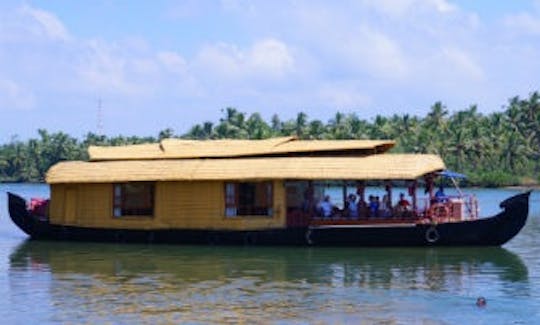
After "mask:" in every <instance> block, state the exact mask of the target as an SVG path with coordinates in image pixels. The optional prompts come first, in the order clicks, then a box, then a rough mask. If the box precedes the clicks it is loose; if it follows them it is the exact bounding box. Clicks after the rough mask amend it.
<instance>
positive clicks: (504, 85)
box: [0, 0, 540, 143]
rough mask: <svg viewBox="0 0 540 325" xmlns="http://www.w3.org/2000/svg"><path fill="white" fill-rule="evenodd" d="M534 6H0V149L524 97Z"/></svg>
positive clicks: (308, 2)
mask: <svg viewBox="0 0 540 325" xmlns="http://www.w3.org/2000/svg"><path fill="white" fill-rule="evenodd" d="M539 58H540V0H512V1H490V0H475V1H470V0H459V1H458V0H378V1H371V0H350V1H347V0H336V1H326V0H290V1H286V0H275V1H267V0H261V1H257V0H253V1H246V0H213V1H212V0H208V1H205V0H185V1H168V0H155V1H135V0H133V1H128V0H124V1H114V0H93V1H72V0H47V1H39V0H35V1H32V0H25V1H16V0H2V1H0V143H5V142H8V141H10V140H11V139H12V138H13V137H14V136H17V137H18V138H19V139H27V138H30V137H36V136H37V129H39V128H45V129H47V130H49V131H51V132H57V131H62V132H66V133H68V134H70V135H72V136H75V137H82V136H84V135H85V134H86V133H88V132H94V133H102V134H106V135H110V136H114V135H126V136H128V135H138V136H147V135H154V136H156V135H157V134H158V132H159V131H160V130H163V129H165V128H171V129H173V130H174V131H175V132H176V133H177V134H183V133H185V132H187V131H188V130H189V128H190V127H191V126H193V125H195V124H196V123H202V122H205V121H212V122H218V121H219V119H220V118H221V117H222V116H223V109H225V108H227V107H235V108H236V109H238V110H239V111H241V112H246V113H248V114H251V113H253V112H259V113H260V114H261V115H262V116H263V118H265V119H266V120H267V121H269V120H270V118H271V116H272V115H273V114H278V115H279V116H280V117H281V118H282V119H283V120H287V119H290V118H294V117H295V116H296V115H297V113H298V112H305V113H307V115H308V117H309V118H310V119H320V120H322V121H324V122H326V121H328V120H329V119H331V118H332V117H333V116H334V115H335V113H336V112H338V111H339V112H343V113H355V114H357V115H358V116H359V117H360V118H363V119H368V120H370V119H373V118H374V117H375V116H376V115H377V114H380V115H385V116H390V115H392V114H411V115H418V116H423V115H425V114H426V113H427V112H428V111H429V109H430V107H431V105H433V104H434V103H435V102H437V101H441V102H443V104H444V105H446V107H447V108H448V110H449V111H450V112H453V111H458V110H462V109H466V108H468V107H470V106H471V105H478V110H479V111H480V112H481V113H484V114H488V113H491V112H494V111H502V110H503V109H504V107H505V105H506V104H507V103H508V99H509V98H511V97H514V96H520V97H522V98H526V97H527V96H529V94H530V93H531V92H533V91H537V90H540V85H539V84H540V59H539Z"/></svg>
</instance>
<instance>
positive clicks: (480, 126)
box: [0, 92, 540, 186]
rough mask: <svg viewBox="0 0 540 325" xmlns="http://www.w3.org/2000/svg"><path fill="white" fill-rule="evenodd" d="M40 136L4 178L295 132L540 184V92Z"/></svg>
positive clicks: (227, 114) (18, 151) (15, 147)
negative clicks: (142, 133)
mask: <svg viewBox="0 0 540 325" xmlns="http://www.w3.org/2000/svg"><path fill="white" fill-rule="evenodd" d="M38 135H39V137H38V138H34V139H30V140H27V141H20V140H17V139H16V138H14V139H12V140H11V141H10V142H9V143H6V144H3V145H1V146H0V181H3V182H36V181H43V180H44V177H45V173H46V171H47V170H48V168H49V167H50V166H52V165H53V164H55V163H56V162H58V161H62V160H86V159H88V157H87V150H86V149H87V147H88V146H89V145H113V146H114V145H126V144H138V143H153V142H157V141H159V140H161V139H163V138H171V137H177V138H185V139H222V138H233V139H265V138H270V137H277V136H287V135H295V136H297V137H299V138H301V139H394V140H396V146H395V148H394V149H392V151H393V152H408V153H435V154H438V155H440V156H441V157H442V158H443V159H444V161H445V163H446V165H447V167H448V168H449V169H453V170H456V171H459V172H463V173H465V174H467V175H468V176H469V179H468V185H479V186H507V185H524V184H538V183H539V182H540V176H539V175H540V94H539V93H538V92H534V93H532V94H530V95H529V97H528V98H525V99H521V98H519V97H517V96H516V97H513V98H511V99H510V100H509V101H508V104H507V105H506V106H505V107H504V108H503V109H502V110H501V111H498V112H494V113H490V114H487V115H485V114H481V113H479V112H478V109H477V106H476V105H471V106H469V107H468V108H467V109H463V110H458V111H454V112H450V111H449V109H448V108H447V107H446V106H445V105H443V104H442V103H441V102H436V103H435V104H434V105H433V106H431V108H430V110H429V112H428V113H427V114H426V115H425V116H423V117H420V116H415V115H410V114H394V115H392V116H381V115H377V116H376V117H375V118H373V119H370V120H367V119H362V118H360V117H359V116H358V115H357V114H355V113H350V114H344V113H341V112H337V113H336V114H335V115H334V117H333V118H331V119H330V120H328V121H326V122H324V121H321V120H319V119H310V118H309V116H308V115H307V114H306V113H304V112H300V113H298V114H297V115H296V117H295V118H293V119H289V120H281V119H280V117H279V116H278V115H277V114H275V115H274V116H272V118H271V120H270V121H269V122H267V121H265V120H264V119H263V118H262V117H261V115H260V114H259V113H252V114H247V113H244V112H241V111H238V110H237V109H235V108H226V109H224V110H223V116H222V118H221V119H220V120H219V121H218V122H217V123H214V122H204V123H201V124H196V125H194V126H193V127H191V129H190V130H189V131H188V132H187V133H185V134H182V135H177V134H175V133H174V131H173V130H172V129H165V130H162V131H160V132H159V134H158V135H157V136H155V137H154V136H149V137H137V136H132V137H124V136H116V137H107V136H104V135H98V134H95V133H88V134H86V135H85V136H84V137H83V139H82V140H79V139H77V138H75V137H72V136H69V135H68V134H65V133H63V132H56V133H49V132H48V131H47V130H43V129H40V130H38Z"/></svg>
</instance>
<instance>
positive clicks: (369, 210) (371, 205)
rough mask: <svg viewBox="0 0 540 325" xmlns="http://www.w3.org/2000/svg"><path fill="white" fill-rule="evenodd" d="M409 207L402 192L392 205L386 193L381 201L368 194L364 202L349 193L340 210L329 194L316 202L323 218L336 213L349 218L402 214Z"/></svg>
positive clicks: (408, 209) (377, 197)
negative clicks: (367, 198)
mask: <svg viewBox="0 0 540 325" xmlns="http://www.w3.org/2000/svg"><path fill="white" fill-rule="evenodd" d="M410 209H411V204H410V202H409V201H408V200H407V199H406V198H405V194H404V193H400V195H399V201H398V202H397V204H396V205H395V206H392V202H391V200H390V197H389V196H388V195H384V196H383V200H382V201H381V200H380V198H379V196H376V195H370V196H369V200H368V202H365V201H364V200H362V199H360V200H358V201H357V196H356V195H355V194H349V195H348V196H347V201H346V202H345V207H344V208H343V210H340V209H339V208H338V207H336V206H335V205H334V204H333V203H332V202H331V200H330V196H329V195H325V197H324V199H323V200H322V201H320V202H319V203H318V204H317V210H318V212H319V215H320V216H321V217H323V218H330V217H332V216H336V215H339V216H343V217H348V218H351V219H357V218H359V217H370V218H376V217H390V216H392V215H393V213H398V214H403V213H406V212H408V211H410Z"/></svg>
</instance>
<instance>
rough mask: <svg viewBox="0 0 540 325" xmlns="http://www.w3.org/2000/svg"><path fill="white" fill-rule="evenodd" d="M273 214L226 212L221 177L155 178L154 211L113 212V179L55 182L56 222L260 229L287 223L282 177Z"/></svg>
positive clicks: (53, 220) (276, 184)
mask: <svg viewBox="0 0 540 325" xmlns="http://www.w3.org/2000/svg"><path fill="white" fill-rule="evenodd" d="M273 190H274V206H273V209H274V215H273V216H272V217H265V216H252V217H250V216H242V217H225V201H224V199H225V197H224V193H223V191H224V183H223V182H210V181H207V182H202V181H201V182H197V181H194V182H156V188H155V209H154V217H140V216H137V217H117V218H115V217H113V216H112V211H113V207H112V205H113V202H112V201H113V193H112V191H113V185H112V184H73V185H71V184H70V185H66V184H53V185H51V205H50V220H51V223H54V224H62V225H73V226H82V227H95V228H124V229H216V230H256V229H268V228H282V227H285V224H286V220H285V201H284V200H285V195H284V187H283V182H281V181H274V189H273Z"/></svg>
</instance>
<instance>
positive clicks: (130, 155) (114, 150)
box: [88, 137, 395, 161]
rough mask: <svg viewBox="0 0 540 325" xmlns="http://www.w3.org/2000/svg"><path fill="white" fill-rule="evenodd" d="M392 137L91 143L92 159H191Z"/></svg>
mask: <svg viewBox="0 0 540 325" xmlns="http://www.w3.org/2000/svg"><path fill="white" fill-rule="evenodd" d="M394 144H395V142H394V141H390V140H298V139H296V138H294V137H282V138H271V139H265V140H231V139H227V140H180V139H164V140H162V141H161V143H159V144H158V143H156V144H138V145H129V146H118V147H98V146H90V147H89V148H88V153H89V156H90V160H91V161H108V160H142V159H181V158H182V159H190V158H219V157H242V156H263V155H272V154H274V155H275V154H292V153H309V152H311V153H314V154H316V153H328V152H332V151H335V152H338V151H339V152H344V151H366V153H368V154H371V153H375V152H376V153H382V152H385V151H387V150H389V149H390V148H392V147H393V146H394Z"/></svg>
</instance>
